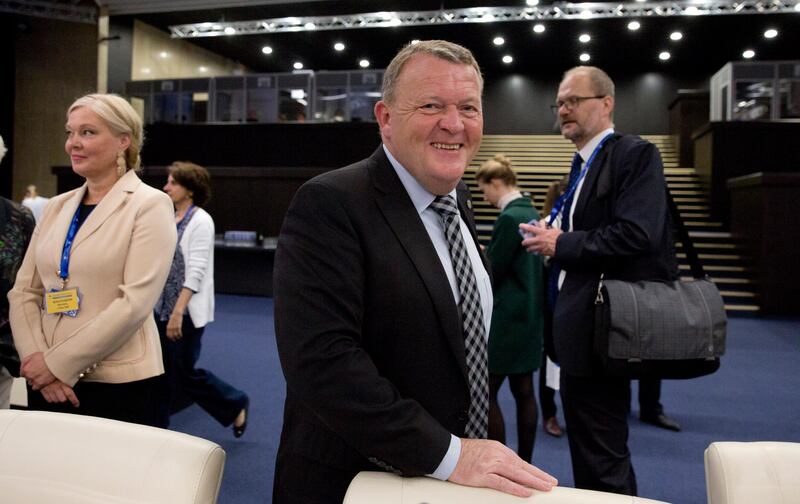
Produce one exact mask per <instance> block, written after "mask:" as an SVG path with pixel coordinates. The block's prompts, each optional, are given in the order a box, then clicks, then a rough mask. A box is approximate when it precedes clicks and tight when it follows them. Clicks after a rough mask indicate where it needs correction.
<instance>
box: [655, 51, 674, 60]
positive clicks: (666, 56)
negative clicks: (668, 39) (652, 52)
mask: <svg viewBox="0 0 800 504" xmlns="http://www.w3.org/2000/svg"><path fill="white" fill-rule="evenodd" d="M671 57H672V55H671V54H670V53H669V51H661V52H660V53H659V54H658V59H660V60H661V61H667V60H668V59H670V58H671Z"/></svg>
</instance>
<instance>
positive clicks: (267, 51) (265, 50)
mask: <svg viewBox="0 0 800 504" xmlns="http://www.w3.org/2000/svg"><path fill="white" fill-rule="evenodd" d="M261 52H262V53H264V54H272V48H271V47H270V46H268V45H265V46H264V47H262V48H261Z"/></svg>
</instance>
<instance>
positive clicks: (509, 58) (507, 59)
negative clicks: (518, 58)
mask: <svg viewBox="0 0 800 504" xmlns="http://www.w3.org/2000/svg"><path fill="white" fill-rule="evenodd" d="M512 61H514V58H512V57H511V55H510V54H506V55H505V56H503V63H505V64H506V65H508V64H509V63H511V62H512Z"/></svg>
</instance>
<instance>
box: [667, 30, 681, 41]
mask: <svg viewBox="0 0 800 504" xmlns="http://www.w3.org/2000/svg"><path fill="white" fill-rule="evenodd" d="M682 38H683V33H681V32H679V31H676V32H672V33H670V34H669V39H670V40H680V39H682Z"/></svg>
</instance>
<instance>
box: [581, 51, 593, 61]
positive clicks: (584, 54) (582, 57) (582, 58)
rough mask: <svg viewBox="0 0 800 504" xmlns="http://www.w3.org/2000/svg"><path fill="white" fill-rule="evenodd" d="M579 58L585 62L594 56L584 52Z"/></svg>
mask: <svg viewBox="0 0 800 504" xmlns="http://www.w3.org/2000/svg"><path fill="white" fill-rule="evenodd" d="M578 59H579V60H581V61H583V62H584V63H585V62H587V61H589V60H590V59H592V57H591V56H589V53H583V54H581V55H580V56H578Z"/></svg>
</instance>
